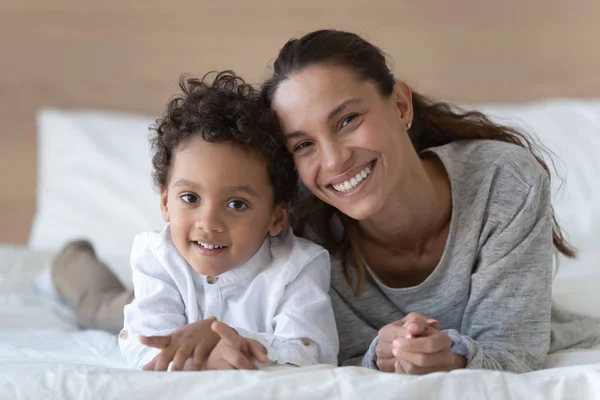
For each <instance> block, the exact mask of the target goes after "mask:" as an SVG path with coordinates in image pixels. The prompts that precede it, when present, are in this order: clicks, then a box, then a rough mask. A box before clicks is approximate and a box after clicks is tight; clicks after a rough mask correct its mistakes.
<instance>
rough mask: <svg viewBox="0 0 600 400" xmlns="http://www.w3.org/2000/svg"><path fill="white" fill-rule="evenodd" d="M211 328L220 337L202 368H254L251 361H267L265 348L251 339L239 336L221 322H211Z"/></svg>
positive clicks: (264, 362)
mask: <svg viewBox="0 0 600 400" xmlns="http://www.w3.org/2000/svg"><path fill="white" fill-rule="evenodd" d="M212 330H213V331H214V332H215V333H216V334H218V335H219V337H220V338H221V339H220V340H219V343H218V344H217V345H216V347H215V348H214V349H213V351H212V352H211V353H210V355H209V356H208V359H207V360H206V363H205V364H204V368H203V369H256V366H255V365H254V363H253V361H254V360H255V359H256V360H258V362H260V363H263V364H266V363H268V362H269V358H268V357H267V349H265V347H264V346H263V345H262V344H260V343H259V342H257V341H256V340H253V339H247V338H244V337H242V336H240V335H239V334H238V333H237V332H236V331H235V329H233V328H231V327H230V326H228V325H226V324H224V323H222V322H217V321H215V322H213V324H212Z"/></svg>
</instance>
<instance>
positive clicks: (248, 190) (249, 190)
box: [231, 185, 259, 197]
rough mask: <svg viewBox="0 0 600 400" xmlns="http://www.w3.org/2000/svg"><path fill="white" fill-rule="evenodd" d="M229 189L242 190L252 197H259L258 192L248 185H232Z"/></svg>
mask: <svg viewBox="0 0 600 400" xmlns="http://www.w3.org/2000/svg"><path fill="white" fill-rule="evenodd" d="M231 190H232V191H235V192H244V193H246V194H248V195H250V196H252V197H259V196H258V193H256V190H254V189H252V188H251V187H250V186H246V185H242V186H232V187H231Z"/></svg>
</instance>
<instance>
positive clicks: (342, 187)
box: [333, 167, 371, 192]
mask: <svg viewBox="0 0 600 400" xmlns="http://www.w3.org/2000/svg"><path fill="white" fill-rule="evenodd" d="M370 173H371V168H369V167H366V168H365V169H363V170H362V171H360V172H359V173H358V174H356V175H355V176H353V177H352V178H350V179H349V180H347V181H346V182H342V183H340V184H337V185H333V188H334V189H335V190H337V191H338V192H348V191H350V190H352V189H355V188H356V187H357V186H358V185H360V183H361V182H362V181H363V180H365V178H366V177H367V176H369V174H370Z"/></svg>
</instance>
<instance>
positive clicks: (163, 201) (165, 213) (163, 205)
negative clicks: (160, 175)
mask: <svg viewBox="0 0 600 400" xmlns="http://www.w3.org/2000/svg"><path fill="white" fill-rule="evenodd" d="M168 198H169V196H168V192H167V189H166V188H165V187H161V188H160V211H161V212H162V217H163V219H164V220H165V222H169V221H170V219H169V208H168V207H167V200H168Z"/></svg>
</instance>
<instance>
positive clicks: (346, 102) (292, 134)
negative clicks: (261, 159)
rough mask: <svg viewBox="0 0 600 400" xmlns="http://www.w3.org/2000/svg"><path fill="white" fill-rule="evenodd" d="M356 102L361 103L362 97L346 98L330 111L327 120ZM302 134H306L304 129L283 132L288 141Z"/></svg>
mask: <svg viewBox="0 0 600 400" xmlns="http://www.w3.org/2000/svg"><path fill="white" fill-rule="evenodd" d="M356 103H360V99H358V98H352V99H348V100H344V101H343V102H341V103H340V104H339V105H337V106H336V107H335V108H334V109H333V110H331V111H330V112H329V115H328V116H327V120H328V121H331V120H332V119H334V118H335V116H336V115H337V114H339V113H341V112H342V111H344V108H346V107H348V106H349V105H350V104H356ZM302 136H305V134H304V132H302V131H293V132H288V133H284V134H283V137H284V139H285V140H286V141H288V140H292V139H296V138H299V137H302Z"/></svg>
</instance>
